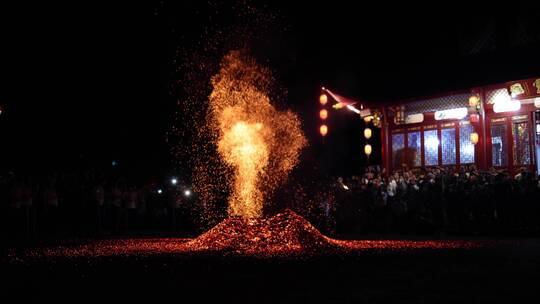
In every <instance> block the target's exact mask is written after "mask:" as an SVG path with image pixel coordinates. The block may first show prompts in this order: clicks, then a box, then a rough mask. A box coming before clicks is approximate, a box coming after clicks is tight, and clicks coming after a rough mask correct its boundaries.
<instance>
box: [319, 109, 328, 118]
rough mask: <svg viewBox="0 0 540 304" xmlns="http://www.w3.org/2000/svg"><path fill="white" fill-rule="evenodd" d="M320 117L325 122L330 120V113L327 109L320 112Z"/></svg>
mask: <svg viewBox="0 0 540 304" xmlns="http://www.w3.org/2000/svg"><path fill="white" fill-rule="evenodd" d="M319 117H320V118H321V119H322V120H325V119H327V118H328V111H326V110H325V109H322V110H321V111H320V112H319Z"/></svg>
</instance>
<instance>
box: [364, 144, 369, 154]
mask: <svg viewBox="0 0 540 304" xmlns="http://www.w3.org/2000/svg"><path fill="white" fill-rule="evenodd" d="M364 153H366V155H367V156H369V155H370V154H371V145H370V144H367V145H365V146H364Z"/></svg>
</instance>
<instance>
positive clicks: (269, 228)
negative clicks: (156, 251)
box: [185, 209, 341, 256]
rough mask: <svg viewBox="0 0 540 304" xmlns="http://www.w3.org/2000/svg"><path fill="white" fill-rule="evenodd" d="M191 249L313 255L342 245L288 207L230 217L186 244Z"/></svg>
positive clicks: (228, 252) (233, 252)
mask: <svg viewBox="0 0 540 304" xmlns="http://www.w3.org/2000/svg"><path fill="white" fill-rule="evenodd" d="M185 246H187V247H189V248H190V249H191V250H193V251H199V252H208V253H218V252H219V253H220V254H233V255H255V256H261V255H262V256H291V255H296V254H302V255H314V254H315V255H316V254H319V253H328V252H329V251H336V250H339V249H340V247H341V246H339V245H338V243H337V242H336V241H335V240H333V239H330V238H328V237H326V236H324V235H323V234H321V233H320V232H319V230H317V229H316V228H315V227H313V225H311V223H309V222H308V221H307V220H305V219H304V218H303V217H301V216H299V215H298V214H296V213H294V212H293V211H291V210H288V209H287V210H285V211H284V212H282V213H278V214H276V215H274V216H270V217H262V218H256V219H247V218H242V217H230V218H227V219H225V220H224V221H222V222H221V223H219V224H218V225H216V226H215V227H214V228H212V229H210V230H209V231H207V232H205V233H204V234H202V235H200V236H199V237H197V238H195V239H193V240H191V241H189V242H188V243H185Z"/></svg>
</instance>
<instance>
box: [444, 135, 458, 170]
mask: <svg viewBox="0 0 540 304" xmlns="http://www.w3.org/2000/svg"><path fill="white" fill-rule="evenodd" d="M441 148H442V164H443V165H455V164H456V129H454V128H452V129H442V130H441Z"/></svg>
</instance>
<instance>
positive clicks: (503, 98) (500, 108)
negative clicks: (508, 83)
mask: <svg viewBox="0 0 540 304" xmlns="http://www.w3.org/2000/svg"><path fill="white" fill-rule="evenodd" d="M520 108H521V103H520V102H519V100H515V99H512V98H511V97H510V95H508V94H499V95H497V97H495V100H494V102H493V112H495V113H502V112H513V111H517V110H519V109H520Z"/></svg>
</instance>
